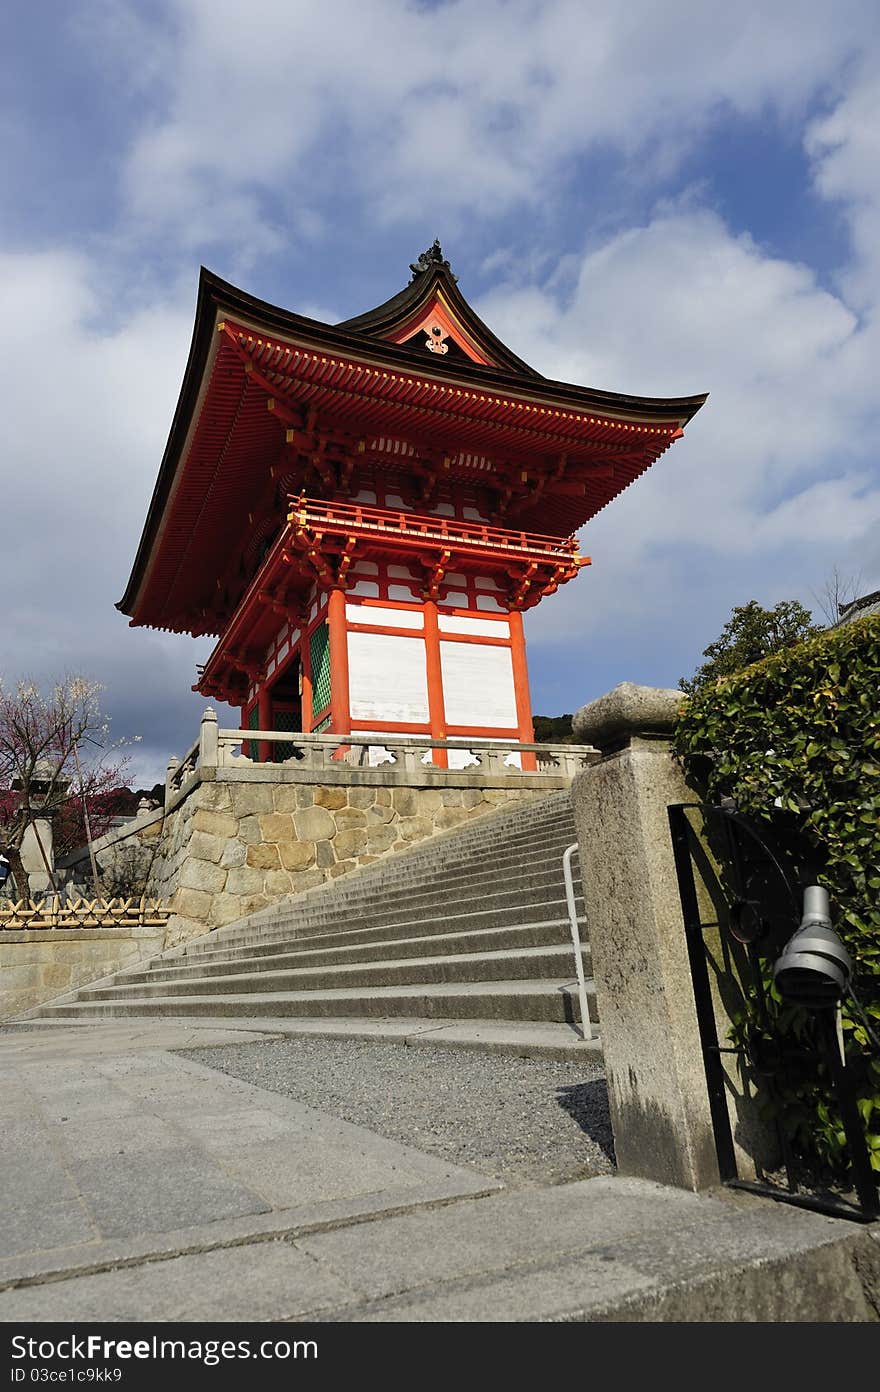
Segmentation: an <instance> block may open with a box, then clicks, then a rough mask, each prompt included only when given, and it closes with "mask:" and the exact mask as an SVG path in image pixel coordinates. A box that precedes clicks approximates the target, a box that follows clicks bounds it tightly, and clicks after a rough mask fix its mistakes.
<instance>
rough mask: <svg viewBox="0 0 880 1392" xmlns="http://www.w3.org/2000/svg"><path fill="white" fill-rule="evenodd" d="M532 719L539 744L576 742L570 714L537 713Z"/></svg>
mask: <svg viewBox="0 0 880 1392" xmlns="http://www.w3.org/2000/svg"><path fill="white" fill-rule="evenodd" d="M532 719H533V721H534V725H535V740H536V742H537V743H538V744H574V735H573V734H572V733H571V716H570V715H536V716H533V717H532Z"/></svg>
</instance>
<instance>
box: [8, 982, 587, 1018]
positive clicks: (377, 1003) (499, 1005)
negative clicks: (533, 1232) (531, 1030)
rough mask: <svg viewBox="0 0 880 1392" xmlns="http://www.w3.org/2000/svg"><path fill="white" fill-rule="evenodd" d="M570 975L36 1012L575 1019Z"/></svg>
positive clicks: (83, 1005)
mask: <svg viewBox="0 0 880 1392" xmlns="http://www.w3.org/2000/svg"><path fill="white" fill-rule="evenodd" d="M573 978H574V973H573V972H572V979H571V980H569V979H568V978H565V979H561V980H560V979H556V978H554V979H551V980H535V981H494V982H486V983H482V982H477V983H464V984H461V983H449V982H433V983H430V984H424V985H421V986H420V985H418V984H417V983H413V984H412V985H408V986H374V987H371V988H370V989H369V990H357V989H339V990H320V991H273V992H267V993H264V992H256V991H254V992H245V993H238V994H234V993H230V994H226V995H213V994H211V995H204V996H199V995H190V996H173V995H166V996H148V995H144V996H140V997H136V998H130V999H129V998H126V999H125V1000H113V999H110V1000H102V1001H78V1000H77V1001H68V1002H64V1003H59V1004H55V1005H44V1006H42V1007H40V1009H39V1011H38V1012H35V1018H42V1019H58V1018H61V1017H73V1018H76V1017H83V1016H91V1017H92V1018H93V1019H124V1018H127V1017H130V1016H152V1015H163V1016H164V1015H168V1016H172V1015H179V1016H181V1017H191V1016H204V1015H217V1016H239V1017H248V1016H257V1017H263V1016H265V1015H277V1016H280V1017H287V1016H297V1017H303V1016H312V1017H315V1018H318V1017H326V1016H351V1017H353V1016H358V1017H359V1016H371V1017H380V1018H394V1017H398V1016H407V1017H416V1018H419V1019H428V1020H430V1019H454V1020H519V1021H526V1020H527V1021H543V1022H549V1023H553V1022H555V1023H557V1024H565V1023H574V1021H576V1020H577V1018H578V997H577V984H576V982H575V981H574V979H573ZM588 1003H589V1007H590V1016H591V1018H592V1019H593V1020H595V1019H596V1018H597V1017H596V1008H595V996H594V993H593V990H592V986H591V985H589V986H588Z"/></svg>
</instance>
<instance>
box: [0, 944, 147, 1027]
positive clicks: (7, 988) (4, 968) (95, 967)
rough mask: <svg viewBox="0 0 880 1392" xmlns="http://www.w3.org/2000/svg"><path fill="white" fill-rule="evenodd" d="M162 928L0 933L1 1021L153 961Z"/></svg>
mask: <svg viewBox="0 0 880 1392" xmlns="http://www.w3.org/2000/svg"><path fill="white" fill-rule="evenodd" d="M165 945H166V943H165V929H164V928H55V929H52V930H51V931H45V930H39V929H34V930H31V929H24V930H22V931H20V932H19V931H16V932H2V933H0V1019H3V1020H6V1019H9V1018H10V1017H11V1016H13V1015H19V1014H21V1012H22V1011H24V1010H29V1009H30V1007H31V1006H34V1005H39V1004H41V1002H42V1001H47V1000H51V999H52V998H53V997H54V996H60V995H63V994H64V993H65V992H66V991H72V990H73V989H74V987H76V986H84V985H86V984H87V983H88V982H90V981H99V980H100V979H101V977H103V976H110V975H111V973H112V972H116V971H119V970H120V969H121V968H123V967H131V966H134V964H135V963H136V962H140V961H142V960H143V959H144V958H146V957H154V956H155V955H156V953H158V952H161V951H162V949H163V948H164V947H165Z"/></svg>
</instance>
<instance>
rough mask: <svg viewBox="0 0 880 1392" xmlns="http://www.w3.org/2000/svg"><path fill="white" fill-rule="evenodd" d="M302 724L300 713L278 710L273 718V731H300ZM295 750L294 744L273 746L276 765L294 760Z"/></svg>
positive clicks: (273, 757)
mask: <svg viewBox="0 0 880 1392" xmlns="http://www.w3.org/2000/svg"><path fill="white" fill-rule="evenodd" d="M301 724H302V718H301V716H300V713H299V711H294V710H276V711H275V712H274V714H273V718H272V729H273V730H298V729H299V728H300V725H301ZM293 756H294V749H293V745H292V744H273V746H272V759H273V761H274V762H275V763H276V764H283V763H284V762H285V760H286V759H292V758H293Z"/></svg>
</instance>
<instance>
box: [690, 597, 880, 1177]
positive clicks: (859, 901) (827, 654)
mask: <svg viewBox="0 0 880 1392" xmlns="http://www.w3.org/2000/svg"><path fill="white" fill-rule="evenodd" d="M675 745H676V750H677V752H678V754H679V756H680V757H681V758H682V760H683V762H684V765H685V769H686V771H687V772H688V774H689V777H690V778H691V781H692V783H694V782H696V784H697V786H698V787H699V788H700V791H701V794H702V795H703V796H704V797H705V798H706V800H707V801H710V802H718V801H720V799H721V798H723V797H732V798H733V799H734V801H735V803H736V805H737V807H738V808H739V809H740V811H742V812H744V813H746V814H748V815H750V816H753V817H755V818H758V819H764V820H768V821H773V820H774V819H778V809H779V808H780V807H781V808H783V809H784V810H785V812H786V813H789V814H792V815H791V816H790V817H788V818H787V820H788V821H789V822H791V821H792V820H794V821H795V822H796V824H797V826H798V828H799V830H800V832H801V833H802V834H803V836H804V837H805V838H806V841H807V843H808V844H809V845H810V846H811V847H812V848H815V851H816V852H817V853H818V854H817V857H816V858H817V860H818V861H819V862H820V863H822V864H823V865H824V869H823V870H822V871H821V872H820V873H819V875H818V879H819V882H820V883H822V884H824V885H825V887H826V888H827V889H828V890H829V893H830V897H831V903H832V918H833V921H834V925H835V927H836V928H837V930H838V932H839V933H840V935H841V937H842V938H843V939H844V941H845V943H846V946H847V948H848V949H849V951H850V953H851V955H852V957H853V959H854V962H855V973H854V985H855V988H856V991H857V993H858V996H859V999H860V1001H861V1003H862V1006H863V1007H864V1008H865V1010H866V1013H868V1014H869V1015H870V1016H871V1017H873V1021H874V1022H875V1023H874V1033H875V1034H877V1033H880V1024H878V1022H880V616H870V617H867V618H863V619H858V620H855V621H854V622H853V623H849V624H845V625H844V626H842V627H841V628H837V629H834V630H831V631H830V632H826V633H823V634H821V635H820V636H819V637H817V638H812V639H810V640H809V641H808V642H805V643H800V644H798V645H797V646H796V647H792V648H787V649H785V650H784V651H783V652H780V653H775V654H774V655H773V656H772V657H768V658H765V659H764V660H763V661H762V662H758V663H755V664H754V666H752V667H748V668H746V669H745V670H744V671H742V672H739V673H737V674H736V675H735V676H732V677H727V678H725V679H724V680H721V681H719V682H717V683H716V684H715V685H713V686H711V687H705V688H703V689H702V690H700V691H699V692H698V693H697V694H696V695H695V696H693V697H692V698H691V699H689V700H688V701H686V703H685V705H684V707H683V711H682V715H681V717H680V719H679V722H678V725H677V728H676V738H675ZM775 1000H776V1008H777V1012H778V1020H779V1025H780V1028H781V1029H783V1030H788V1031H790V1032H792V1033H793V1034H796V1033H797V1032H798V1030H800V1029H802V1028H803V1026H804V1020H803V1014H802V1012H800V1011H793V1010H791V1009H788V1010H786V1009H784V1008H783V1007H782V1005H781V1002H780V1001H779V998H778V996H776V997H775ZM844 1034H845V1039H846V1048H847V1061H848V1064H849V1065H850V1066H851V1067H853V1068H854V1069H855V1071H856V1077H857V1079H858V1086H859V1111H860V1113H861V1116H862V1120H863V1122H864V1124H865V1130H866V1134H867V1137H868V1143H869V1146H870V1147H871V1151H872V1163H873V1165H874V1168H875V1169H876V1170H880V1059H878V1057H877V1051H876V1049H875V1048H874V1046H873V1045H872V1044H871V1041H870V1039H869V1036H868V1034H867V1032H866V1030H865V1029H864V1027H863V1024H862V1022H861V1020H860V1018H859V1016H858V1014H857V1012H854V1011H853V1012H850V1010H849V1009H848V1008H847V1005H846V1004H845V1005H844ZM786 1100H787V1102H788V1103H789V1108H788V1110H789V1114H790V1115H794V1116H795V1118H796V1124H795V1127H794V1132H795V1135H796V1137H797V1139H798V1140H799V1141H801V1142H803V1143H804V1144H805V1145H806V1146H807V1147H808V1148H810V1149H811V1150H812V1152H813V1153H814V1154H817V1155H818V1156H819V1157H821V1158H822V1159H823V1160H825V1161H828V1162H830V1163H831V1164H832V1165H834V1164H835V1163H836V1162H838V1161H839V1160H840V1156H841V1151H842V1146H843V1136H842V1132H841V1130H840V1125H839V1121H838V1119H837V1118H836V1117H835V1116H833V1115H832V1114H831V1113H830V1112H829V1110H828V1107H827V1105H826V1103H825V1101H824V1100H823V1098H822V1096H821V1094H820V1092H819V1091H818V1090H817V1089H815V1088H812V1089H811V1088H809V1087H806V1086H805V1083H804V1079H803V1078H798V1079H795V1078H792V1079H789V1080H788V1096H787V1099H786Z"/></svg>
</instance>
